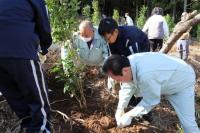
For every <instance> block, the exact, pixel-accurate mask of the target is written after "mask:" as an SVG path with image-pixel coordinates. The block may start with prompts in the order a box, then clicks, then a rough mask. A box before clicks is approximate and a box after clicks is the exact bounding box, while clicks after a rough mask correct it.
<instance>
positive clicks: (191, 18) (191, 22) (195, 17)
mask: <svg viewBox="0 0 200 133" xmlns="http://www.w3.org/2000/svg"><path fill="white" fill-rule="evenodd" d="M198 23H200V13H197V11H196V10H195V11H193V12H191V13H189V14H188V15H187V17H186V19H185V20H184V21H180V22H178V23H177V24H176V26H175V28H174V30H173V32H172V33H171V35H170V37H169V39H168V40H167V42H166V43H165V44H164V45H163V47H162V49H161V50H160V51H159V52H161V53H166V54H167V53H168V52H169V51H170V49H171V48H172V46H173V45H174V44H175V43H176V41H177V40H178V39H179V38H180V37H181V35H182V34H183V33H185V32H186V31H188V30H189V29H191V27H193V26H195V25H197V24H198Z"/></svg>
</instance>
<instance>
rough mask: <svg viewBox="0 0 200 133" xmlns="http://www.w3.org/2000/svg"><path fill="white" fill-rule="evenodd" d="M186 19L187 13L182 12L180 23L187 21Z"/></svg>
mask: <svg viewBox="0 0 200 133" xmlns="http://www.w3.org/2000/svg"><path fill="white" fill-rule="evenodd" d="M187 17H188V13H187V12H183V13H182V14H181V21H182V22H184V21H186V20H187Z"/></svg>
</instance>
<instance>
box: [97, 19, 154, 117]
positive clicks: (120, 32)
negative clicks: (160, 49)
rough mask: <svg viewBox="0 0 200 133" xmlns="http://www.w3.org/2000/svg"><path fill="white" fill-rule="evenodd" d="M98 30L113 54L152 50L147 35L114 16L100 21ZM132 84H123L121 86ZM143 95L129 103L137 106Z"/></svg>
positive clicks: (129, 53) (126, 54)
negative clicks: (119, 22) (120, 24)
mask: <svg viewBox="0 0 200 133" xmlns="http://www.w3.org/2000/svg"><path fill="white" fill-rule="evenodd" d="M98 32H99V34H100V35H101V36H103V37H104V39H105V40H106V41H107V42H108V44H109V48H110V52H111V54H117V55H123V56H126V57H127V56H129V55H131V54H135V53H140V52H150V43H149V40H148V37H147V35H146V34H145V33H144V32H143V31H141V30H140V29H138V28H137V27H136V26H118V24H117V22H116V21H115V20H114V19H113V18H105V19H102V20H101V21H100V24H99V27H98ZM125 87H129V88H131V86H127V85H124V84H123V83H122V84H121V88H125ZM141 99H142V98H141V97H139V98H135V97H134V96H133V97H132V98H131V100H130V103H129V105H130V106H132V107H133V106H135V105H137V103H139V102H140V101H141ZM143 118H144V119H146V120H148V121H151V119H152V118H151V114H150V115H144V116H143Z"/></svg>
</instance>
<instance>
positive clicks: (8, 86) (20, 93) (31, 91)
mask: <svg viewBox="0 0 200 133" xmlns="http://www.w3.org/2000/svg"><path fill="white" fill-rule="evenodd" d="M46 11H47V10H46V7H45V2H44V1H43V0H1V2H0V46H1V48H0V91H1V92H2V93H3V95H4V97H5V98H6V99H7V101H8V104H9V105H10V107H11V108H12V109H13V110H14V111H15V113H16V114H17V116H18V117H19V118H20V119H21V120H22V123H21V126H22V127H23V128H24V129H25V130H26V132H27V133H39V132H40V133H50V127H49V109H50V106H49V100H48V94H47V90H48V89H47V86H46V83H45V80H44V75H43V72H42V69H41V64H40V62H39V59H38V54H37V53H38V47H40V48H41V53H42V54H43V55H45V54H46V53H47V52H48V50H47V49H48V48H49V47H50V45H51V43H52V38H51V29H50V24H49V21H48V16H47V12H46Z"/></svg>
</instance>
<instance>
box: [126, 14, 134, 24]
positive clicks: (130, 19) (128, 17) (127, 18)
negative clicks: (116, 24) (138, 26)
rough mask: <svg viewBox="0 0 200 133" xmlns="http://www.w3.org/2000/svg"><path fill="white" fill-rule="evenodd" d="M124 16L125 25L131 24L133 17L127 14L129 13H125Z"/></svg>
mask: <svg viewBox="0 0 200 133" xmlns="http://www.w3.org/2000/svg"><path fill="white" fill-rule="evenodd" d="M125 18H126V25H127V26H133V25H134V23H133V19H132V18H131V17H130V16H129V13H125Z"/></svg>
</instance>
